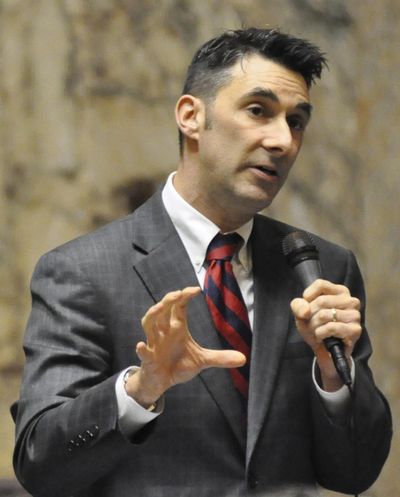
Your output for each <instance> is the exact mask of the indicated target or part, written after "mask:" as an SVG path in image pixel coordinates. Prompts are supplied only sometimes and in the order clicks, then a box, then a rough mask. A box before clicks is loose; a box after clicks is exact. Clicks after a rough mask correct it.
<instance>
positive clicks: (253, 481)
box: [247, 473, 258, 490]
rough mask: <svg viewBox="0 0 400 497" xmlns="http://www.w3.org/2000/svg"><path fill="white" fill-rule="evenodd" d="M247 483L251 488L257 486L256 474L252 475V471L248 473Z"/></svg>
mask: <svg viewBox="0 0 400 497" xmlns="http://www.w3.org/2000/svg"><path fill="white" fill-rule="evenodd" d="M247 485H248V486H249V488H250V489H251V490H254V489H255V488H257V486H258V480H257V478H256V476H255V475H253V473H249V475H248V477H247Z"/></svg>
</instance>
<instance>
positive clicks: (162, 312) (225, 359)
mask: <svg viewBox="0 0 400 497" xmlns="http://www.w3.org/2000/svg"><path fill="white" fill-rule="evenodd" d="M200 292H201V289H200V288H199V287H187V288H184V289H183V290H178V291H175V292H170V293H167V294H166V295H165V296H164V298H163V299H162V300H161V301H160V302H158V303H157V304H155V305H153V306H152V307H150V308H149V309H148V311H147V312H146V314H145V315H144V317H143V318H142V326H143V329H144V331H145V333H146V337H147V343H145V342H139V343H138V344H137V346H136V352H137V354H138V356H139V358H140V360H141V369H140V371H138V372H137V373H136V374H134V375H133V376H131V377H130V378H129V380H128V382H127V384H126V391H127V393H128V395H130V396H131V397H133V398H134V399H135V400H136V402H138V403H139V404H141V405H143V406H144V407H148V406H149V405H151V404H153V403H154V402H155V401H156V400H157V399H158V398H159V397H160V396H161V395H162V394H163V393H164V392H165V391H166V390H167V389H168V388H170V387H172V386H173V385H176V384H178V383H184V382H186V381H189V380H191V379H192V378H193V377H194V376H196V375H197V374H198V373H200V371H202V370H203V369H206V368H210V367H218V368H236V367H240V366H243V364H244V363H245V362H246V358H245V356H244V355H243V354H242V353H240V352H238V351H234V350H211V349H205V348H203V347H201V346H200V345H199V344H198V343H196V342H195V341H194V340H193V338H192V336H191V335H190V332H189V329H188V325H187V316H186V310H187V305H188V303H189V301H190V300H191V299H192V298H193V297H195V296H196V295H198V294H199V293H200Z"/></svg>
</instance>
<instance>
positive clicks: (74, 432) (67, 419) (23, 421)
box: [12, 250, 140, 497]
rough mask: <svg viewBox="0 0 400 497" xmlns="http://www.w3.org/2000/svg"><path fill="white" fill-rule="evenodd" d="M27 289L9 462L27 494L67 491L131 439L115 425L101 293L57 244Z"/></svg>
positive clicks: (106, 466)
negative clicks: (22, 363) (28, 298)
mask: <svg viewBox="0 0 400 497" xmlns="http://www.w3.org/2000/svg"><path fill="white" fill-rule="evenodd" d="M31 291H32V312H31V315H30V318H29V321H28V325H27V329H26V335H25V339H24V350H25V355H26V366H25V370H24V375H23V380H22V386H21V395H20V400H19V401H18V403H16V404H15V405H14V406H13V407H12V414H13V416H14V418H15V419H16V447H15V452H14V468H15V472H16V475H17V477H18V479H19V480H20V482H21V483H22V485H23V486H24V487H25V488H26V489H27V490H28V491H29V492H31V493H32V494H33V495H40V496H41V497H46V496H48V497H50V496H52V497H53V496H54V495H58V496H61V495H70V494H71V493H73V492H74V491H76V490H77V489H82V488H84V487H86V486H89V485H90V484H91V483H93V482H94V481H95V480H97V479H98V478H99V477H101V476H103V475H105V474H106V473H108V472H109V471H110V470H111V469H112V467H113V465H116V464H118V463H120V462H121V460H122V459H123V457H124V455H125V454H126V452H127V451H128V450H129V446H130V443H131V441H130V440H128V439H127V438H125V437H124V436H123V435H122V433H121V432H120V430H119V428H118V409H117V402H116V398H115V381H116V378H117V375H118V372H113V371H112V359H111V351H112V342H111V337H110V336H109V332H108V330H107V323H106V320H105V318H104V316H103V314H102V309H103V306H102V302H101V292H99V291H98V289H95V288H93V286H92V284H91V283H90V281H88V279H87V278H86V277H85V274H84V273H83V271H82V270H81V269H80V268H79V264H77V263H76V262H75V261H73V260H71V259H70V258H69V257H68V256H66V255H65V254H63V253H62V252H60V251H58V250H56V251H53V252H51V253H49V254H47V255H46V256H44V257H43V258H42V259H41V260H40V262H39V264H38V265H37V267H36V269H35V272H34V275H33V278H32V285H31ZM137 440H138V441H140V434H137ZM110 454H113V457H110ZM94 456H95V457H94ZM82 468H84V470H82Z"/></svg>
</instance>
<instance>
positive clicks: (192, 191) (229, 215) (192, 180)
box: [173, 169, 254, 233]
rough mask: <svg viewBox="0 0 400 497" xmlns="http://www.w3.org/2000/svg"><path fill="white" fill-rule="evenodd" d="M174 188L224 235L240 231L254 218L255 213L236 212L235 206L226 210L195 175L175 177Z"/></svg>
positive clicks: (180, 173) (180, 171)
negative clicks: (200, 186)
mask: <svg viewBox="0 0 400 497" xmlns="http://www.w3.org/2000/svg"><path fill="white" fill-rule="evenodd" d="M173 184H174V187H175V189H176V191H177V192H178V193H179V195H180V196H181V197H182V198H183V199H184V200H185V201H186V202H187V203H188V204H190V205H191V206H192V207H193V208H194V209H196V210H197V211H198V212H200V213H201V214H203V216H205V217H206V218H207V219H209V220H210V221H212V222H213V223H214V224H215V225H217V226H218V227H219V229H220V230H221V232H222V233H227V232H230V231H234V230H236V229H238V228H239V227H240V226H243V224H245V223H247V222H248V221H250V219H252V218H253V215H254V214H253V213H243V212H238V211H237V210H236V211H235V209H234V206H232V207H231V206H229V208H226V207H225V206H224V205H223V202H221V201H220V200H221V199H220V198H218V196H217V195H212V194H209V189H207V188H199V187H198V185H199V182H198V179H197V178H196V177H195V176H194V175H184V174H182V170H181V169H178V172H177V173H176V175H175V176H174V180H173Z"/></svg>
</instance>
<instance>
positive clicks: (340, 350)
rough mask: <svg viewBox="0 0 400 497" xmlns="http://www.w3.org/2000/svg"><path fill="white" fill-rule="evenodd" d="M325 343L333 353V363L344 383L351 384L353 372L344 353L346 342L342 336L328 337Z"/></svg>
mask: <svg viewBox="0 0 400 497" xmlns="http://www.w3.org/2000/svg"><path fill="white" fill-rule="evenodd" d="M324 345H325V347H326V348H327V349H328V351H329V352H330V354H331V357H332V361H333V364H334V365H335V368H336V371H337V372H338V374H339V376H340V378H341V379H342V381H343V383H344V384H345V385H347V386H351V383H352V381H351V374H350V368H349V364H348V362H347V359H346V356H345V354H344V344H343V342H342V340H341V339H340V338H336V337H328V338H325V339H324Z"/></svg>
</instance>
